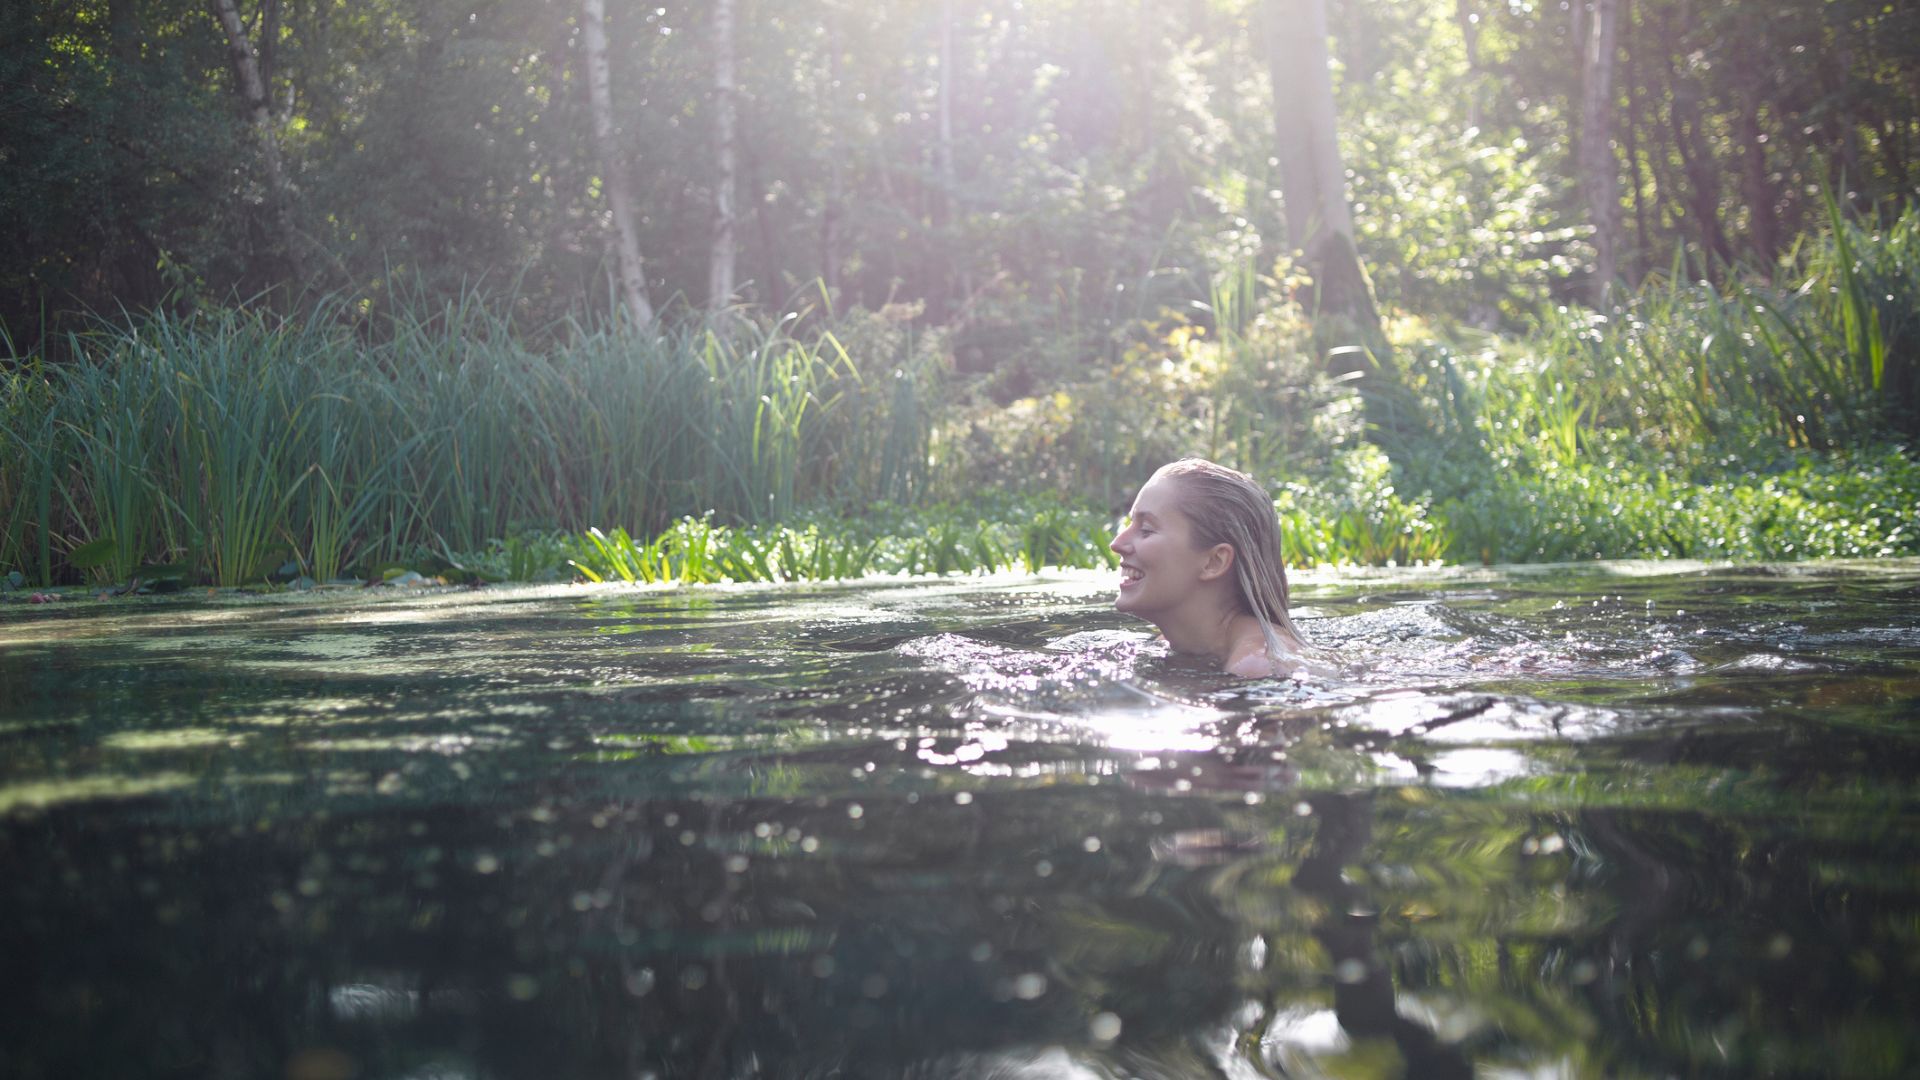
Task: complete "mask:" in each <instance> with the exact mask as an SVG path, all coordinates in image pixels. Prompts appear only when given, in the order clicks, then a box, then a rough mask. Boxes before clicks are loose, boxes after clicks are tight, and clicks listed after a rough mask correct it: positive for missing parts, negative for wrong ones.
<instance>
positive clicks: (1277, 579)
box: [1153, 457, 1309, 657]
mask: <svg viewBox="0 0 1920 1080" xmlns="http://www.w3.org/2000/svg"><path fill="white" fill-rule="evenodd" d="M1153 475H1154V476H1155V477H1156V478H1157V477H1163V476H1164V477H1166V478H1167V479H1169V480H1174V481H1177V482H1178V483H1177V485H1176V488H1175V490H1177V491H1178V492H1179V495H1178V500H1179V505H1180V511H1181V512H1182V513H1184V514H1186V515H1187V519H1188V520H1189V521H1190V522H1192V524H1193V542H1194V543H1195V544H1196V545H1198V546H1199V547H1202V548H1210V547H1212V546H1214V545H1215V544H1226V545H1228V546H1229V547H1231V548H1233V577H1234V582H1235V583H1236V584H1237V585H1238V586H1239V590H1238V591H1239V594H1240V604H1241V606H1242V607H1243V608H1244V609H1245V610H1246V611H1248V612H1249V613H1251V614H1252V615H1253V617H1254V618H1256V619H1258V620H1259V621H1260V632H1261V634H1262V635H1264V636H1265V637H1266V639H1267V652H1268V654H1269V655H1272V656H1275V657H1278V656H1282V655H1286V654H1288V653H1292V652H1299V651H1303V650H1306V649H1308V648H1309V646H1308V645H1307V641H1306V638H1304V637H1302V636H1301V635H1300V630H1299V628H1298V627H1296V626H1294V625H1293V617H1292V616H1290V615H1288V614H1287V566H1286V561H1285V559H1284V558H1283V557H1282V555H1281V551H1280V519H1279V516H1278V515H1277V514H1275V513H1274V510H1273V499H1272V498H1271V497H1270V496H1269V495H1268V494H1267V493H1266V491H1265V489H1263V488H1262V487H1261V486H1260V485H1259V484H1257V483H1255V482H1254V479H1253V477H1251V476H1248V475H1247V474H1246V473H1243V472H1238V471H1236V470H1233V469H1229V468H1227V467H1226V466H1225V465H1218V464H1215V463H1214V462H1211V461H1208V460H1206V459H1205V458H1197V457H1188V458H1181V459H1180V460H1179V461H1174V462H1169V463H1168V464H1166V465H1162V466H1161V467H1160V469H1159V471H1158V472H1156V473H1154V474H1153Z"/></svg>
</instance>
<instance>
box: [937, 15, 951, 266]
mask: <svg viewBox="0 0 1920 1080" xmlns="http://www.w3.org/2000/svg"><path fill="white" fill-rule="evenodd" d="M936 110H937V111H938V113H939V116H938V122H939V142H938V143H936V144H935V146H934V161H935V167H936V168H938V169H939V170H940V197H939V199H938V200H936V202H935V210H934V213H935V221H934V224H936V225H938V226H940V227H941V228H945V227H946V226H947V224H948V223H949V222H950V221H951V220H952V218H953V191H954V187H955V184H954V168H953V0H940V97H939V101H938V102H937V103H936Z"/></svg>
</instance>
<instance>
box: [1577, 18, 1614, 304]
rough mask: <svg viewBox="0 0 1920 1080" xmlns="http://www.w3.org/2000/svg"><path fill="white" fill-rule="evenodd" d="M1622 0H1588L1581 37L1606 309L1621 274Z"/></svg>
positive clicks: (1586, 174) (1585, 165) (1584, 177)
mask: <svg viewBox="0 0 1920 1080" xmlns="http://www.w3.org/2000/svg"><path fill="white" fill-rule="evenodd" d="M1619 14H1620V0H1588V8H1587V12H1586V15H1587V21H1586V22H1585V25H1584V27H1583V32H1582V33H1581V34H1580V42H1581V49H1582V55H1581V58H1580V75H1581V78H1580V188H1581V191H1582V192H1583V193H1584V194H1585V195H1586V201H1587V213H1588V215H1589V216H1590V217H1591V218H1592V219H1593V249H1594V258H1593V293H1592V301H1593V305H1594V306H1595V307H1597V308H1604V307H1606V305H1607V301H1608V299H1609V297H1610V296H1611V295H1612V292H1613V281H1614V278H1615V277H1617V276H1618V275H1619V263H1618V259H1619V255H1618V251H1619V241H1620V191H1619V185H1620V177H1619V173H1620V168H1619V165H1618V164H1617V163H1616V161H1615V158H1614V153H1613V113H1614V102H1613V64H1614V55H1615V53H1616V52H1617V51H1618V46H1619Z"/></svg>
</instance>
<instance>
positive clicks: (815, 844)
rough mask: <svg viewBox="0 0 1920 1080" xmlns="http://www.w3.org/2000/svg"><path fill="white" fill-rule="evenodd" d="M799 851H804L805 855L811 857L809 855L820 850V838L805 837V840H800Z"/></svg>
mask: <svg viewBox="0 0 1920 1080" xmlns="http://www.w3.org/2000/svg"><path fill="white" fill-rule="evenodd" d="M800 850H801V851H804V852H806V853H807V854H809V855H811V854H813V853H814V852H816V851H819V850H820V838H819V837H817V836H809V837H807V838H805V839H803V840H801V841H800Z"/></svg>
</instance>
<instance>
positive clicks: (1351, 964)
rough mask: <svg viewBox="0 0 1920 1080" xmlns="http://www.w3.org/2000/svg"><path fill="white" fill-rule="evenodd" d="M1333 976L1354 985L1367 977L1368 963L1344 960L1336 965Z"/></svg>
mask: <svg viewBox="0 0 1920 1080" xmlns="http://www.w3.org/2000/svg"><path fill="white" fill-rule="evenodd" d="M1333 977H1334V978H1335V979H1337V980H1339V981H1340V982H1343V983H1346V984H1347V985H1348V986H1352V985H1353V984H1354V983H1357V982H1360V981H1362V980H1363V979H1365V978H1366V977H1367V965H1366V963H1365V962H1364V961H1360V960H1342V961H1340V963H1338V964H1336V965H1335V966H1334V969H1333Z"/></svg>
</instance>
